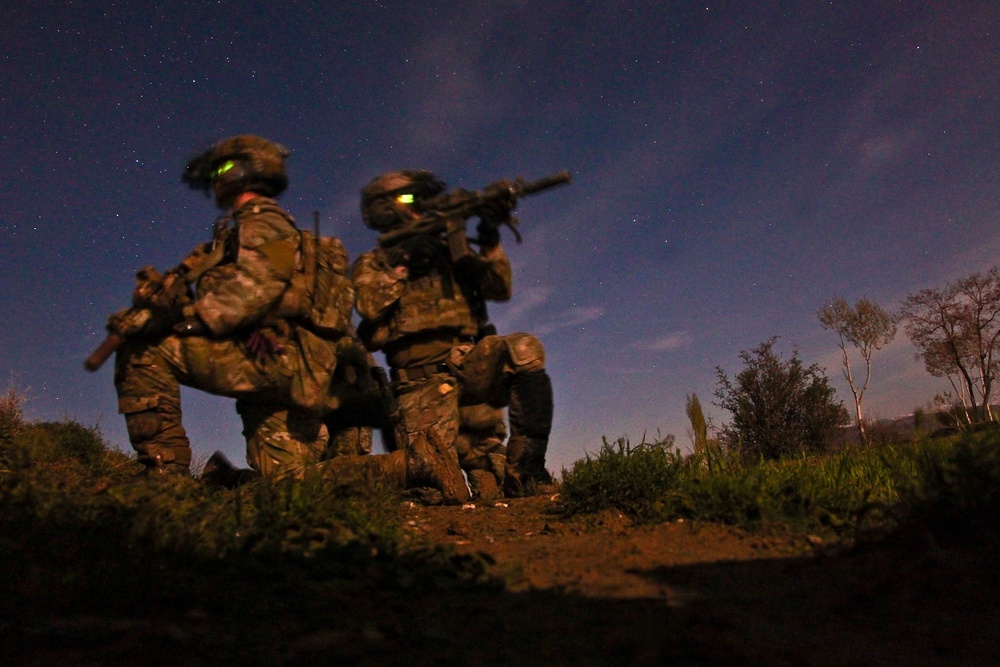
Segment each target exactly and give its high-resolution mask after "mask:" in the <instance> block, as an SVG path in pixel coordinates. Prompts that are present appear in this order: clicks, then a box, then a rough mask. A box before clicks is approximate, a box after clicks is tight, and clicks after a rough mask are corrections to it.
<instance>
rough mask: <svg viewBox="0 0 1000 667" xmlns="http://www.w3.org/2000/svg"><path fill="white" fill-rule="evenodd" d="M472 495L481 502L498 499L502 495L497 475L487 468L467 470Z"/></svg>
mask: <svg viewBox="0 0 1000 667" xmlns="http://www.w3.org/2000/svg"><path fill="white" fill-rule="evenodd" d="M468 476H469V486H470V487H471V488H472V497H473V498H475V499H476V500H479V501H482V502H489V501H493V500H499V499H500V498H502V497H503V493H502V492H501V491H500V484H499V483H497V477H496V475H494V474H493V473H492V472H490V471H489V470H470V471H468Z"/></svg>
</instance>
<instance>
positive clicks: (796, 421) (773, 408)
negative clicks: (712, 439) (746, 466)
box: [715, 338, 849, 460]
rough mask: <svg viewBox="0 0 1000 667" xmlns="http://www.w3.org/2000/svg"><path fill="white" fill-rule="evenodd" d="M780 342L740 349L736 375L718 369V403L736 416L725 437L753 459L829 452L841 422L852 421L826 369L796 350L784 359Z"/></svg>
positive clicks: (730, 446) (770, 341)
mask: <svg viewBox="0 0 1000 667" xmlns="http://www.w3.org/2000/svg"><path fill="white" fill-rule="evenodd" d="M776 343H777V339H776V338H772V339H770V340H769V341H767V342H765V343H761V344H760V345H759V346H758V347H757V348H755V349H754V350H752V351H750V352H747V351H744V352H741V353H740V358H741V359H742V360H743V364H744V368H743V370H742V371H740V373H739V374H738V375H736V377H735V378H734V379H733V380H730V379H729V378H728V377H727V376H726V374H725V373H724V372H723V370H722V369H721V368H717V369H716V374H717V376H718V379H719V388H718V389H717V390H716V392H715V395H716V398H718V399H719V402H718V403H717V404H716V405H718V406H719V407H720V408H722V409H724V410H727V411H728V412H729V413H730V414H731V415H732V421H731V422H730V423H728V424H726V425H724V426H723V428H722V430H721V433H720V436H721V440H722V442H723V443H724V444H725V445H726V446H727V447H728V448H729V449H731V450H733V451H736V452H739V454H740V455H741V456H743V457H744V458H746V459H748V460H752V459H761V458H763V459H771V460H776V459H780V458H782V457H786V456H795V455H796V454H799V453H800V452H811V453H821V452H824V451H827V450H828V449H829V448H830V445H831V443H832V442H833V440H834V438H835V436H836V435H837V430H838V427H840V426H843V425H844V424H847V423H848V422H849V418H848V415H847V410H846V409H845V408H844V406H843V404H842V403H840V402H838V401H836V400H835V399H834V394H835V391H834V389H833V387H832V386H831V385H830V381H829V379H828V378H827V377H826V376H825V375H824V374H823V370H822V369H821V368H820V367H819V366H817V365H815V364H813V365H812V366H809V367H808V368H807V367H805V366H803V365H802V361H801V360H800V359H799V358H798V352H797V351H793V352H792V357H791V359H789V360H787V361H786V360H783V359H781V358H780V357H779V356H778V354H777V353H776V352H775V350H774V346H775V344H776Z"/></svg>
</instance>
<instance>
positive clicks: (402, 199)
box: [396, 195, 413, 204]
mask: <svg viewBox="0 0 1000 667" xmlns="http://www.w3.org/2000/svg"><path fill="white" fill-rule="evenodd" d="M396 201H398V202H399V203H400V204H412V203H413V195H399V196H398V197H396Z"/></svg>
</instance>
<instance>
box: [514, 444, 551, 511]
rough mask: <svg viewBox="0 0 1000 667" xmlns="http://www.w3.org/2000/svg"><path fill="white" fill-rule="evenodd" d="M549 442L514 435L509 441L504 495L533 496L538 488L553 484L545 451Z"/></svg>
mask: <svg viewBox="0 0 1000 667" xmlns="http://www.w3.org/2000/svg"><path fill="white" fill-rule="evenodd" d="M548 444H549V443H548V440H547V439H543V438H529V437H527V436H523V435H512V436H511V437H510V439H509V440H508V441H507V469H506V474H505V475H504V485H503V488H504V493H505V494H506V495H507V496H513V497H518V496H526V495H533V494H534V493H535V492H536V491H537V488H538V486H540V485H548V484H551V483H552V475H551V474H549V471H548V470H546V469H545V451H546V450H547V449H548Z"/></svg>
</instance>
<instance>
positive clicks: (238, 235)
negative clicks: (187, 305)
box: [195, 198, 299, 336]
mask: <svg viewBox="0 0 1000 667" xmlns="http://www.w3.org/2000/svg"><path fill="white" fill-rule="evenodd" d="M233 217H234V219H235V221H236V225H235V228H234V229H233V230H232V232H231V233H232V234H233V235H234V237H233V238H231V239H230V240H229V242H230V243H231V247H230V248H227V251H226V256H225V258H224V259H223V260H222V262H221V263H220V264H219V265H217V266H215V267H214V268H212V269H210V270H208V271H206V272H205V274H204V275H203V276H202V277H201V278H200V279H199V281H198V285H197V290H196V299H195V311H196V312H197V313H198V316H199V317H201V319H202V320H203V321H204V322H205V325H206V326H207V327H208V328H209V330H211V332H212V333H213V334H215V335H216V336H222V335H226V334H228V333H230V332H232V331H234V330H236V329H239V328H241V327H244V326H248V325H251V324H253V323H255V322H257V321H259V320H260V319H262V318H263V317H264V316H265V315H267V313H268V312H269V311H270V310H271V309H272V308H273V306H274V305H275V304H276V302H277V301H278V300H279V299H280V297H281V295H282V293H283V292H284V291H285V289H286V288H287V287H288V283H289V280H290V279H291V277H292V274H293V272H294V271H295V263H296V258H297V254H298V251H299V232H298V230H297V229H296V228H295V225H294V223H293V222H292V219H291V217H290V216H288V215H287V214H286V213H285V212H284V211H282V210H281V209H280V208H278V206H277V204H275V203H274V202H273V201H271V200H269V199H264V198H255V199H252V200H250V201H249V202H247V203H246V204H245V205H244V206H242V207H240V208H239V209H238V210H237V211H234V212H233Z"/></svg>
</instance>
